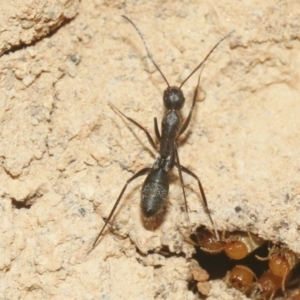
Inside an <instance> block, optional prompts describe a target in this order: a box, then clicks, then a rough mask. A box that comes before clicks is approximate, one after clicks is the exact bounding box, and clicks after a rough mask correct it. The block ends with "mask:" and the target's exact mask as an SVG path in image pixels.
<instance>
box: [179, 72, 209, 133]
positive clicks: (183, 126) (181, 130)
mask: <svg viewBox="0 0 300 300" xmlns="http://www.w3.org/2000/svg"><path fill="white" fill-rule="evenodd" d="M203 68H204V67H203ZM203 68H202V69H201V72H200V74H199V77H198V84H197V86H196V88H195V92H194V97H193V103H192V107H191V109H190V112H189V115H188V117H187V118H186V119H185V121H184V123H183V125H182V126H181V128H180V131H179V134H178V136H180V135H181V134H183V133H184V132H185V130H186V129H187V128H188V126H189V124H190V121H191V118H192V114H193V111H194V107H195V105H196V101H197V97H198V88H199V85H200V78H201V74H202V71H203Z"/></svg>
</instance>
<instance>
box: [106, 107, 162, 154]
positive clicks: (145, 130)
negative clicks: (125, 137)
mask: <svg viewBox="0 0 300 300" xmlns="http://www.w3.org/2000/svg"><path fill="white" fill-rule="evenodd" d="M108 104H109V105H110V106H111V107H112V108H113V109H114V110H116V111H117V112H118V113H119V114H120V115H121V116H123V117H124V118H126V119H127V120H128V121H130V122H131V123H133V124H134V125H135V126H137V127H138V128H140V129H142V130H143V131H144V132H145V133H146V135H147V138H148V141H149V143H150V144H151V146H152V147H153V148H154V150H155V151H157V149H156V146H155V143H154V141H153V139H152V137H151V135H150V133H149V132H148V130H147V129H146V128H145V127H143V126H142V125H140V124H139V123H138V122H136V121H134V120H133V119H131V118H129V117H127V116H125V115H124V114H123V113H122V112H121V111H120V110H119V109H117V108H116V107H115V106H114V105H113V104H112V103H111V102H108Z"/></svg>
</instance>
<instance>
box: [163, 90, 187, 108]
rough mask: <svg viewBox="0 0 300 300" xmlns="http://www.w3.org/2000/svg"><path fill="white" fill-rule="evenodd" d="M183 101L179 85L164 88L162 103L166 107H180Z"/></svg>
mask: <svg viewBox="0 0 300 300" xmlns="http://www.w3.org/2000/svg"><path fill="white" fill-rule="evenodd" d="M184 102H185V98H184V96H183V92H182V90H181V89H180V88H179V87H176V86H168V87H167V88H166V89H165V90H164V105H165V108H166V109H175V110H180V109H182V107H183V105H184Z"/></svg>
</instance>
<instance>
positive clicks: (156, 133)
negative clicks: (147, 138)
mask: <svg viewBox="0 0 300 300" xmlns="http://www.w3.org/2000/svg"><path fill="white" fill-rule="evenodd" d="M154 131H155V135H156V138H157V140H158V141H159V142H160V140H161V137H160V133H159V129H158V125H157V118H156V117H155V118H154Z"/></svg>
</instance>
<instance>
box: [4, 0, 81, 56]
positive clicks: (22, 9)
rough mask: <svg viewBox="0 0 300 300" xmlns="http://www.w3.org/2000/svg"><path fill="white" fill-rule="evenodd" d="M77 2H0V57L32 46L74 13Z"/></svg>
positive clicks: (65, 0) (73, 0)
mask: <svg viewBox="0 0 300 300" xmlns="http://www.w3.org/2000/svg"><path fill="white" fill-rule="evenodd" d="M78 5H79V0H63V1H62V0H26V1H24V0H14V1H1V2H0V13H1V18H0V28H1V29H0V41H1V44H0V55H1V54H2V53H3V52H5V51H7V50H10V49H11V48H13V49H14V48H15V47H22V46H24V47H25V46H26V45H30V44H33V43H35V42H36V41H37V40H39V39H40V38H42V37H44V36H46V35H47V34H49V33H51V32H52V31H53V30H55V29H56V28H58V27H59V26H60V25H61V24H62V23H63V22H66V21H68V20H69V19H72V18H73V17H74V16H75V15H76V13H77V11H78Z"/></svg>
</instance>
